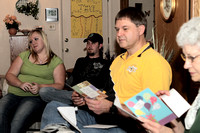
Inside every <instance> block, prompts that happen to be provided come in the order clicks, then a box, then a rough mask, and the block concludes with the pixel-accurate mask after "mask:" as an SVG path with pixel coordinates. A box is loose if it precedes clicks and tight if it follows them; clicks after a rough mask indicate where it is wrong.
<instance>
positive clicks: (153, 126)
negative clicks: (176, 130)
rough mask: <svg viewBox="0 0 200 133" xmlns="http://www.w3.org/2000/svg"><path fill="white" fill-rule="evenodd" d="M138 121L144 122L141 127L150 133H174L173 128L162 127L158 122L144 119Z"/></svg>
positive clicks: (140, 118)
mask: <svg viewBox="0 0 200 133" xmlns="http://www.w3.org/2000/svg"><path fill="white" fill-rule="evenodd" d="M138 119H139V120H140V121H142V122H143V123H142V124H141V125H142V126H143V127H144V128H146V130H147V132H149V133H173V130H172V129H171V128H169V127H166V126H162V125H160V124H159V123H157V122H153V121H151V120H149V119H146V118H143V117H139V118H138Z"/></svg>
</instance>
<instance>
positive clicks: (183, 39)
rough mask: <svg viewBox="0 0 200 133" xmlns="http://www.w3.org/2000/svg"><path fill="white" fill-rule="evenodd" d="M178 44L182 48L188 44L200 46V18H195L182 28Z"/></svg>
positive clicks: (177, 39) (178, 35) (178, 36)
mask: <svg viewBox="0 0 200 133" xmlns="http://www.w3.org/2000/svg"><path fill="white" fill-rule="evenodd" d="M176 42H177V43H178V46H180V47H183V46H184V45H186V44H187V45H198V46H200V17H194V18H192V19H190V20H189V21H188V22H186V23H184V24H183V25H182V26H181V28H180V30H179V32H178V34H177V35H176Z"/></svg>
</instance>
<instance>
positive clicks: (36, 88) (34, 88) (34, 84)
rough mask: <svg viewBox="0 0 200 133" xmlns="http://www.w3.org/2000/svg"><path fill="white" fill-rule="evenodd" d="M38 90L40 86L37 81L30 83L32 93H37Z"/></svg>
mask: <svg viewBox="0 0 200 133" xmlns="http://www.w3.org/2000/svg"><path fill="white" fill-rule="evenodd" d="M39 90H40V87H39V84H38V83H32V87H31V88H30V89H29V91H30V92H31V93H32V94H38V92H39Z"/></svg>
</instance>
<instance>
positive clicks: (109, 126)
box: [83, 124, 117, 129]
mask: <svg viewBox="0 0 200 133" xmlns="http://www.w3.org/2000/svg"><path fill="white" fill-rule="evenodd" d="M83 127H84V128H102V129H108V128H113V127H117V125H103V124H94V125H87V126H83Z"/></svg>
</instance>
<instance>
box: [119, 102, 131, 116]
mask: <svg viewBox="0 0 200 133" xmlns="http://www.w3.org/2000/svg"><path fill="white" fill-rule="evenodd" d="M122 108H123V109H124V110H126V111H127V112H129V113H130V114H133V112H132V111H131V110H130V109H129V108H128V107H127V106H126V105H125V104H122ZM118 112H119V113H120V114H121V115H123V116H125V117H130V115H128V114H127V113H125V112H124V111H122V110H121V109H118Z"/></svg>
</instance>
